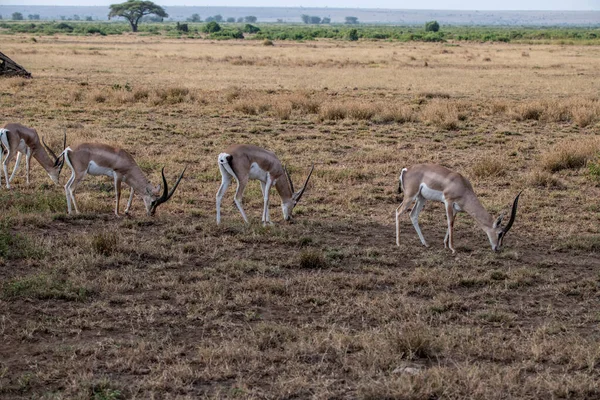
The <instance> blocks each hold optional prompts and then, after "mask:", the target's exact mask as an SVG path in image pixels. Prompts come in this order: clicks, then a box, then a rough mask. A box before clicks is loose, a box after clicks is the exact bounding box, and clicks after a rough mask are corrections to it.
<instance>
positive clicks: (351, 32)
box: [346, 29, 358, 42]
mask: <svg viewBox="0 0 600 400" xmlns="http://www.w3.org/2000/svg"><path fill="white" fill-rule="evenodd" d="M346 37H347V38H348V40H350V41H352V42H355V41H357V40H358V31H357V30H356V29H350V30H349V31H348V34H347V36H346Z"/></svg>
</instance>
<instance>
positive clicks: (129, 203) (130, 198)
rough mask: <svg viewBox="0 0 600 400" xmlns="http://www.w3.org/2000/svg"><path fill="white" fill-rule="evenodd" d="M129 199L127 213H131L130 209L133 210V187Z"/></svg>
mask: <svg viewBox="0 0 600 400" xmlns="http://www.w3.org/2000/svg"><path fill="white" fill-rule="evenodd" d="M130 189H131V190H130V193H129V200H128V201H127V208H126V209H125V214H129V210H131V202H132V201H133V192H134V190H133V187H130Z"/></svg>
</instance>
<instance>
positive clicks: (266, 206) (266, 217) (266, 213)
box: [260, 173, 273, 225]
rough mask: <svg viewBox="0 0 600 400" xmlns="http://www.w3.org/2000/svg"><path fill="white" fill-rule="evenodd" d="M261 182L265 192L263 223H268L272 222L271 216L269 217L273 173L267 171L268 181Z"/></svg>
mask: <svg viewBox="0 0 600 400" xmlns="http://www.w3.org/2000/svg"><path fill="white" fill-rule="evenodd" d="M260 183H261V189H262V192H263V203H264V204H263V215H262V223H263V225H266V224H267V223H270V222H271V221H270V217H269V192H270V191H271V184H272V183H273V181H272V180H271V174H269V173H267V182H266V183H263V182H262V181H261V182H260Z"/></svg>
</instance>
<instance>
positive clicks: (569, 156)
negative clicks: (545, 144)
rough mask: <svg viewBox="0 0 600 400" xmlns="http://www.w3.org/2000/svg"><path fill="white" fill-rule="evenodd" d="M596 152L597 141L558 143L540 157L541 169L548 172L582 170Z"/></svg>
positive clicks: (599, 147)
mask: <svg viewBox="0 0 600 400" xmlns="http://www.w3.org/2000/svg"><path fill="white" fill-rule="evenodd" d="M598 151H600V140H598V139H588V140H581V141H578V142H568V143H560V144H558V145H556V146H554V148H553V149H552V150H550V151H548V152H547V153H545V154H544V155H542V160H541V167H542V169H543V170H545V171H550V172H557V171H561V170H563V169H578V168H582V167H584V166H585V165H586V163H587V162H588V161H589V160H591V159H592V158H593V157H594V156H595V155H596V154H597V153H598Z"/></svg>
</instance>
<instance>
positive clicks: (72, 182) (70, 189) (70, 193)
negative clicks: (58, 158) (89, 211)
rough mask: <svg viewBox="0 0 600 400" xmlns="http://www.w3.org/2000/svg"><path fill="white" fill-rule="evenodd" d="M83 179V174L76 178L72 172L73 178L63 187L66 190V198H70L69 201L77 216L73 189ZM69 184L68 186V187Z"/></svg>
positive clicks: (77, 210) (77, 211)
mask: <svg viewBox="0 0 600 400" xmlns="http://www.w3.org/2000/svg"><path fill="white" fill-rule="evenodd" d="M84 177H85V173H84V174H83V175H80V176H77V175H76V174H75V172H73V176H72V177H71V179H69V182H68V183H67V185H68V189H67V185H65V189H66V190H67V196H71V201H72V202H73V207H75V214H79V208H77V202H76V201H75V189H76V188H77V185H79V182H81V180H82V179H83V178H84ZM69 183H70V185H69ZM69 214H71V207H70V206H69Z"/></svg>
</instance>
